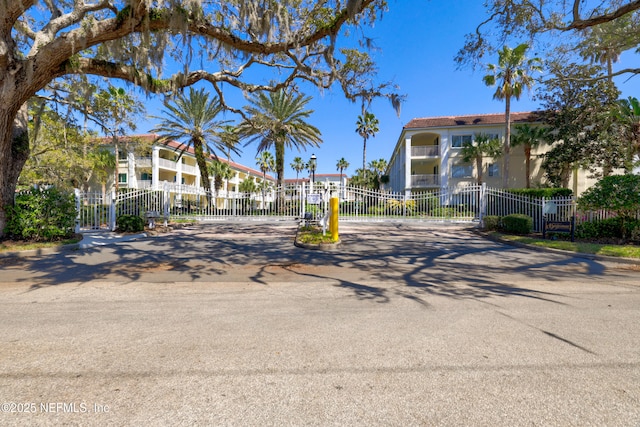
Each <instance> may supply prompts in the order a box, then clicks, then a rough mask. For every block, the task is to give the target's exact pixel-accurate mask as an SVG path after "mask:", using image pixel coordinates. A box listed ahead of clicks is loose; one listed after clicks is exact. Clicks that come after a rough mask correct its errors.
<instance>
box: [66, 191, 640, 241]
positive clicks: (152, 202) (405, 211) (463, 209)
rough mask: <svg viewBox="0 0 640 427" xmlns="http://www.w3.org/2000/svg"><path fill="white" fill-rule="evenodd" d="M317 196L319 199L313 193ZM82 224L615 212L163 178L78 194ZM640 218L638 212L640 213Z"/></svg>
mask: <svg viewBox="0 0 640 427" xmlns="http://www.w3.org/2000/svg"><path fill="white" fill-rule="evenodd" d="M310 194H313V195H314V196H313V197H310ZM77 195H78V196H77V197H78V202H77V203H78V205H77V206H78V210H79V213H78V216H79V224H80V228H82V229H92V228H104V227H107V226H108V227H110V228H112V227H114V226H115V225H114V224H115V219H116V218H117V216H119V215H122V214H125V213H128V214H134V215H140V216H144V213H145V212H147V211H158V212H162V216H163V217H166V218H170V217H171V218H180V217H186V218H191V219H196V220H206V219H217V218H225V217H251V218H260V217H263V218H275V217H277V218H284V219H294V218H302V217H303V216H304V214H305V213H306V212H310V213H312V214H313V215H316V216H317V215H324V213H326V212H327V210H328V207H329V201H330V198H331V197H338V199H339V217H340V220H341V221H385V220H394V219H403V220H424V221H428V220H433V221H457V222H480V221H482V218H483V217H485V216H487V215H495V216H501V217H504V216H506V215H510V214H516V213H517V214H525V215H528V216H530V217H531V218H533V231H535V232H541V231H542V227H543V219H544V215H546V217H547V220H552V221H566V220H568V219H569V218H571V217H572V216H573V215H574V213H575V216H576V224H580V223H582V222H586V221H590V220H600V219H603V218H606V217H611V216H615V215H611V213H610V212H579V211H578V212H576V205H575V199H574V198H573V197H566V198H553V199H543V198H536V197H532V196H524V195H518V194H514V193H511V192H508V191H504V190H499V189H493V188H488V187H486V186H479V185H469V186H463V187H451V188H434V189H433V190H425V191H422V192H416V191H414V192H402V193H392V192H385V191H373V190H368V189H363V188H358V187H347V188H338V187H330V186H316V188H315V189H314V190H313V191H311V190H310V188H309V186H308V185H299V186H291V187H286V188H281V189H270V190H266V191H265V192H264V193H262V192H261V191H258V192H255V193H239V192H227V191H223V190H221V191H213V192H212V193H210V194H209V195H207V194H206V193H205V192H204V190H203V189H202V188H198V187H195V186H190V185H179V184H174V183H167V182H165V183H163V184H162V186H161V188H160V189H159V190H155V191H152V190H133V189H130V190H124V189H122V192H121V193H119V194H118V195H117V197H116V195H115V192H111V193H108V194H107V195H106V196H105V197H103V196H102V195H101V194H97V193H96V194H84V193H81V192H78V193H77ZM639 218H640V213H639Z"/></svg>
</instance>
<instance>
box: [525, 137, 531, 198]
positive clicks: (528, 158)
mask: <svg viewBox="0 0 640 427" xmlns="http://www.w3.org/2000/svg"><path fill="white" fill-rule="evenodd" d="M524 162H525V163H524V164H525V174H526V176H525V179H526V183H527V184H526V185H527V187H526V188H531V145H529V144H525V146H524Z"/></svg>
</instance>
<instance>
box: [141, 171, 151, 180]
mask: <svg viewBox="0 0 640 427" xmlns="http://www.w3.org/2000/svg"><path fill="white" fill-rule="evenodd" d="M140 179H141V180H143V181H151V174H149V173H147V172H142V174H141V175H140Z"/></svg>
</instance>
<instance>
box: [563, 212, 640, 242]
mask: <svg viewBox="0 0 640 427" xmlns="http://www.w3.org/2000/svg"><path fill="white" fill-rule="evenodd" d="M639 228H640V221H639V220H635V219H631V220H630V219H625V218H622V217H615V218H607V219H603V220H600V221H590V222H583V223H582V224H578V226H576V237H578V238H579V239H598V238H630V239H632V240H633V233H634V230H636V229H639Z"/></svg>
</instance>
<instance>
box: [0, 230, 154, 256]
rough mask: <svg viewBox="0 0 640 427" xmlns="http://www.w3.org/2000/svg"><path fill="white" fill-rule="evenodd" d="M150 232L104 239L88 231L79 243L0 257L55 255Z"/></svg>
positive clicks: (127, 239) (131, 238) (5, 254)
mask: <svg viewBox="0 0 640 427" xmlns="http://www.w3.org/2000/svg"><path fill="white" fill-rule="evenodd" d="M148 236H149V234H148V233H139V234H131V235H124V236H123V235H121V234H115V233H112V234H111V235H108V236H107V237H106V238H104V237H105V236H104V235H103V236H102V237H103V239H102V240H99V239H95V238H93V236H91V233H86V234H83V235H82V240H80V241H79V242H78V243H71V244H69V245H60V246H54V247H51V248H40V249H28V250H24V251H11V252H0V258H28V257H34V256H41V255H53V254H59V253H62V252H70V251H77V250H80V249H88V248H92V247H95V246H107V245H111V244H115V243H121V242H127V241H131V240H137V239H140V238H143V237H148Z"/></svg>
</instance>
